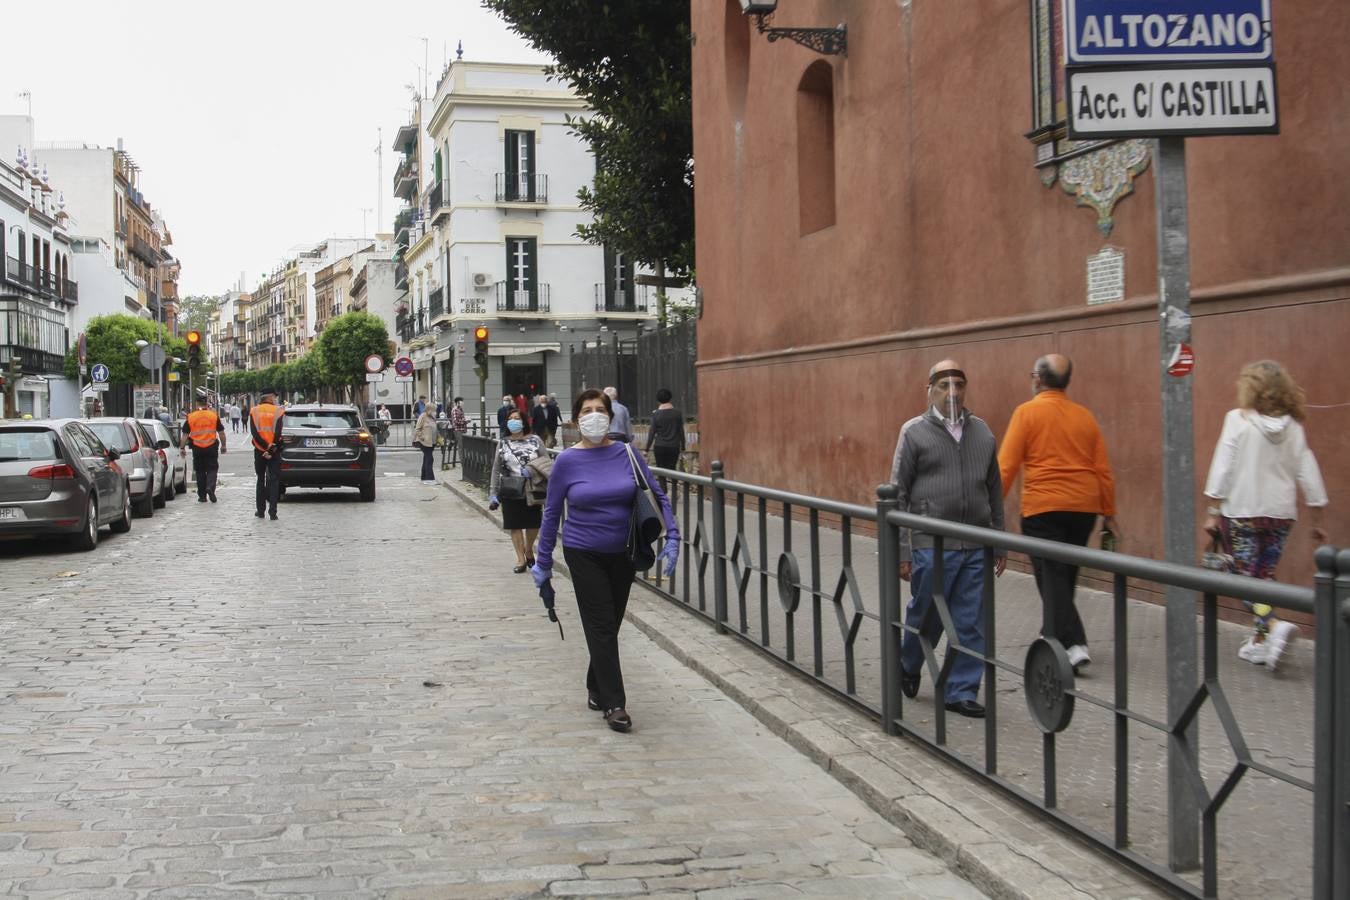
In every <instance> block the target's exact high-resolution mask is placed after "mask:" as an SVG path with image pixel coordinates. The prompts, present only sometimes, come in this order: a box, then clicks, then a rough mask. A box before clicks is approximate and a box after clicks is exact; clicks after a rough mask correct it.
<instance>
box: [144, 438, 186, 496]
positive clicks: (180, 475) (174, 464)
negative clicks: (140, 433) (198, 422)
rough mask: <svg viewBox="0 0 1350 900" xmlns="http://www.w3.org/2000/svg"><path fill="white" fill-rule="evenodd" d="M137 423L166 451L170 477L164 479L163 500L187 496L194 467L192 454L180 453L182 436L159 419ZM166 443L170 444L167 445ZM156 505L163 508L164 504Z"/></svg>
mask: <svg viewBox="0 0 1350 900" xmlns="http://www.w3.org/2000/svg"><path fill="white" fill-rule="evenodd" d="M136 421H138V422H140V423H141V424H142V425H144V426H145V430H146V431H148V432H150V436H151V437H152V438H154V439H155V446H156V447H158V448H160V449H163V450H164V456H165V461H166V463H167V464H168V470H169V475H168V477H166V478H165V479H164V488H163V490H162V492H161V493H162V494H163V498H164V499H165V500H172V499H173V498H174V497H175V496H176V495H178V494H186V493H187V489H188V479H189V477H190V476H189V475H188V469H189V467H190V466H191V465H192V454H191V453H179V452H178V445H179V443H180V440H179V438H180V437H181V435H178V434H175V433H174V432H173V431H172V430H171V429H170V428H169V426H168V425H165V424H164V423H163V422H161V421H160V420H159V419H137V420H136ZM165 441H167V442H168V443H167V444H165V443H164V442H165ZM156 505H158V506H163V505H164V504H163V503H160V504H156Z"/></svg>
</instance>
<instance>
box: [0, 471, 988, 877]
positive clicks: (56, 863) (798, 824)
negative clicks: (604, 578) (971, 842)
mask: <svg viewBox="0 0 1350 900" xmlns="http://www.w3.org/2000/svg"><path fill="white" fill-rule="evenodd" d="M417 463H418V460H417V457H415V456H414V455H412V454H396V453H386V454H383V455H382V457H381V463H380V470H381V472H382V473H385V474H382V475H381V477H380V479H379V497H378V500H377V502H375V503H374V504H364V503H360V502H358V501H357V500H356V495H355V493H354V492H332V491H325V492H322V493H318V492H303V493H299V494H295V493H293V494H292V496H290V497H288V498H287V499H286V500H285V501H283V503H282V506H281V512H280V521H278V522H270V521H267V520H260V519H256V518H254V517H253V516H252V515H251V513H252V472H251V460H250V458H249V454H247V453H231V454H229V455H227V456H226V457H225V466H224V473H223V475H222V479H221V487H220V490H219V494H220V501H221V502H220V503H218V504H199V503H197V502H196V501H195V498H194V497H192V496H191V495H189V496H187V497H180V498H179V499H178V500H175V501H174V502H173V503H171V504H169V506H168V507H167V508H165V509H162V510H158V511H157V512H156V515H155V517H154V518H153V519H149V520H145V519H138V520H136V522H135V524H134V527H133V530H132V532H131V533H130V534H129V535H125V536H118V535H112V536H109V535H107V534H106V533H105V535H104V536H103V541H102V543H101V544H100V546H99V547H98V548H97V549H96V550H95V551H94V552H92V553H85V554H76V553H69V552H66V551H65V549H64V548H62V547H59V546H57V545H50V546H49V545H45V544H24V543H18V544H0V567H2V568H3V572H4V576H3V579H2V580H0V646H3V648H4V651H5V652H4V656H3V658H2V659H0V894H3V895H5V896H19V897H32V898H47V897H76V896H89V897H99V898H120V897H156V898H160V897H162V898H173V897H185V898H211V897H227V896H228V897H238V896H273V895H283V896H310V897H438V898H439V897H461V896H462V897H498V896H501V897H507V896H600V895H623V894H652V895H662V896H693V895H697V896H698V897H703V898H742V897H782V896H797V895H806V896H864V897H883V896H885V897H955V898H964V897H973V896H979V895H978V893H977V892H976V891H975V890H974V889H973V888H972V887H971V886H970V885H969V884H967V883H966V882H964V881H962V880H961V879H959V878H958V877H956V876H954V875H953V874H951V873H950V872H949V871H948V870H947V869H946V867H945V866H944V864H943V863H941V862H939V861H938V860H937V859H936V858H935V857H933V856H931V855H929V854H928V853H926V852H922V851H920V850H917V849H915V848H914V847H912V846H911V845H910V844H909V842H908V841H907V840H906V839H905V837H904V836H903V835H902V834H901V833H900V832H899V831H898V830H897V829H896V828H894V827H893V826H892V825H890V824H888V823H887V822H885V821H883V820H882V819H881V818H879V817H878V816H877V815H875V814H874V813H873V812H872V811H871V810H870V809H869V808H868V807H867V806H865V805H864V804H863V802H862V801H861V800H859V799H858V798H857V797H855V796H854V795H853V794H852V793H850V792H849V791H848V790H847V789H846V788H845V787H843V786H842V785H840V784H839V783H838V782H836V781H835V780H834V779H832V778H831V777H830V776H829V775H828V774H826V773H824V772H822V771H821V770H820V769H819V768H818V767H817V766H816V765H814V764H813V763H811V762H810V761H809V760H808V759H806V758H805V757H803V756H801V755H800V754H799V753H797V752H796V751H795V750H793V749H792V748H790V747H789V746H788V745H787V744H786V743H784V742H783V741H782V740H780V739H779V738H777V737H775V736H773V735H770V734H768V733H767V732H766V731H765V729H764V727H763V726H762V725H760V724H759V723H758V722H757V721H756V720H755V719H753V718H752V717H751V716H750V715H748V714H747V713H746V712H744V711H743V710H742V709H741V708H740V707H739V706H737V705H736V704H734V703H732V702H730V701H729V700H728V699H727V698H726V697H725V696H723V695H722V694H720V693H718V692H717V691H715V690H713V689H711V688H710V687H709V686H708V684H707V683H706V682H705V681H703V680H702V679H701V678H699V677H698V676H697V675H695V674H694V673H693V672H691V671H690V670H688V669H687V668H685V667H684V666H682V665H680V664H679V663H677V662H676V661H675V660H674V659H673V658H671V657H670V656H668V655H667V654H666V653H665V652H664V651H662V650H660V649H658V648H657V647H656V646H655V645H654V644H652V643H651V642H650V641H649V640H648V639H647V638H646V637H644V636H643V635H642V634H641V633H640V632H638V631H637V630H636V629H630V630H626V631H625V634H624V663H625V669H626V677H627V679H628V683H629V694H630V697H631V698H632V701H631V702H632V706H631V711H632V714H633V716H634V719H635V720H636V728H635V729H634V731H633V732H632V733H631V734H629V735H619V734H615V733H613V732H611V731H609V730H608V729H607V728H606V727H605V726H604V724H603V722H602V721H601V719H600V718H599V716H598V714H596V713H592V712H589V711H587V709H586V707H585V702H584V701H585V694H584V688H583V684H582V676H583V673H584V667H585V644H584V641H583V639H582V633H581V628H580V625H579V623H578V622H577V619H576V616H575V611H574V606H573V605H572V603H571V594H570V589H569V588H567V587H566V586H565V585H564V586H562V588H561V589H560V592H559V594H560V596H559V601H560V604H559V605H560V610H561V611H562V619H563V624H564V626H565V627H566V629H567V640H566V641H564V642H560V641H559V639H558V632H557V629H556V627H555V626H553V625H552V624H551V623H549V622H548V621H547V619H546V618H544V617H543V615H542V613H541V608H540V607H539V601H538V599H537V596H536V595H535V592H534V591H533V589H532V585H531V583H530V582H529V580H528V576H525V575H513V574H512V573H511V571H510V567H511V564H512V557H511V553H510V549H509V546H508V544H507V542H506V540H505V537H504V535H502V534H501V533H500V532H499V531H496V530H495V529H494V528H493V527H492V526H491V525H490V524H489V523H487V522H485V521H484V520H483V519H482V518H481V517H480V516H479V515H477V514H474V513H472V512H469V511H467V510H466V509H465V508H464V507H463V506H462V505H460V504H459V502H458V501H457V500H455V499H454V498H453V497H452V496H451V495H450V494H449V493H448V492H447V491H445V490H444V489H443V488H440V487H428V486H423V485H421V484H419V483H418V482H417V480H416V476H415V473H416V467H417Z"/></svg>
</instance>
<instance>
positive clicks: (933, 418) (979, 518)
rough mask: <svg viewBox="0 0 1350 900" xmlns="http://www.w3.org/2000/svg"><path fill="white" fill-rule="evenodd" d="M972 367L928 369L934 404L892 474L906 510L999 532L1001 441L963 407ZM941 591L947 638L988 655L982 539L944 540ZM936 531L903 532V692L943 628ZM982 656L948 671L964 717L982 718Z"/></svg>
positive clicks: (904, 440) (912, 428)
mask: <svg viewBox="0 0 1350 900" xmlns="http://www.w3.org/2000/svg"><path fill="white" fill-rule="evenodd" d="M965 397H966V374H965V372H963V371H961V367H960V366H959V365H958V364H957V363H956V362H955V361H954V360H950V359H944V360H943V361H942V362H940V363H938V364H937V365H935V366H933V368H932V369H930V370H929V373H928V396H927V400H928V408H927V409H926V410H924V412H923V414H922V415H918V416H915V417H914V418H912V419H910V420H909V421H908V422H906V423H905V424H904V425H903V426H902V427H901V429H900V439H899V441H897V442H896V446H895V458H894V459H893V460H892V462H891V481H892V482H893V483H894V484H895V486H896V488H897V489H898V491H899V500H900V509H901V510H903V511H905V512H909V513H915V514H917V515H922V516H929V517H931V518H934V519H945V520H947V521H950V522H961V523H963V524H966V525H978V526H980V527H983V528H996V529H999V530H1002V529H1003V486H1002V481H1001V480H1000V477H999V468H998V456H997V453H996V451H997V449H998V446H997V441H996V440H995V439H994V434H993V432H992V431H990V430H989V426H988V425H986V424H985V423H984V420H982V419H979V418H977V417H975V416H973V415H971V414H970V410H968V409H966V408H965ZM1006 561H1007V560H1006V557H1005V556H1004V555H1002V552H1001V551H999V555H998V556H996V557H995V563H994V571H995V573H996V574H998V575H1002V574H1003V566H1004V563H1005V562H1006ZM942 564H943V572H942V576H943V584H942V585H941V587H942V595H943V596H944V597H945V598H946V599H947V611H948V613H949V614H950V616H951V622H952V626H953V628H954V629H955V631H956V634H954V635H950V634H949V635H948V636H947V640H948V642H949V643H952V644H959V646H960V647H961V648H963V649H965V650H969V651H971V652H972V653H976V654H983V653H984V629H983V626H982V623H981V612H982V606H983V604H982V593H981V592H982V589H983V582H984V579H983V564H984V551H983V549H982V548H981V546H980V545H979V544H969V543H965V542H962V541H955V540H946V541H944V542H943V554H942ZM934 574H935V573H934V560H933V538H932V536H931V535H926V534H922V533H918V532H913V533H911V532H910V531H908V530H906V531H905V532H904V533H903V535H902V537H901V546H900V577H901V578H903V579H905V580H906V581H908V582H909V583H910V591H911V598H910V601H909V606H908V607H907V608H906V610H905V632H904V636H903V638H902V641H901V646H900V670H901V671H900V688H901V690H902V691H903V692H904V695H905V696H906V697H913V696H915V695H916V694H918V693H919V681H920V677H921V675H922V672H923V662H924V659H923V647H922V645H921V644H920V641H919V635H920V634H922V635H923V637H924V638H926V639H927V640H928V641H929V644H930V646H931V645H932V644H936V643H937V641H938V638H939V637H941V636H942V631H943V626H942V620H941V618H940V617H939V615H938V613H937V610H935V609H934V608H933V591H934V585H933V576H934ZM983 673H984V663H983V662H981V661H980V660H979V659H977V658H976V657H974V656H969V655H967V654H965V653H961V652H957V655H956V659H955V660H954V661H953V663H952V668H951V673H950V674H949V675H948V676H947V684H946V698H945V704H946V707H947V709H949V710H951V711H952V712H955V713H958V714H960V715H963V716H969V717H971V718H975V719H979V718H983V717H984V706H982V705H981V704H980V703H979V701H978V700H977V699H976V698H977V697H978V696H979V692H980V679H981V676H982V675H983Z"/></svg>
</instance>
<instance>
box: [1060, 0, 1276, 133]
mask: <svg viewBox="0 0 1350 900" xmlns="http://www.w3.org/2000/svg"><path fill="white" fill-rule="evenodd" d="M1064 37H1065V40H1064V57H1065V59H1064V62H1065V67H1066V71H1065V83H1066V93H1067V95H1068V96H1067V97H1066V100H1067V105H1068V114H1069V115H1068V130H1069V137H1070V138H1074V139H1077V140H1090V139H1098V138H1123V137H1163V136H1174V137H1186V136H1201V135H1219V134H1278V133H1279V130H1280V128H1279V113H1278V104H1277V100H1276V90H1275V63H1274V59H1273V56H1274V54H1273V52H1272V45H1273V38H1272V34H1271V21H1270V0H1064Z"/></svg>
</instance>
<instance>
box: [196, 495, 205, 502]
mask: <svg viewBox="0 0 1350 900" xmlns="http://www.w3.org/2000/svg"><path fill="white" fill-rule="evenodd" d="M197 502H198V503H205V502H206V495H205V494H199V495H197Z"/></svg>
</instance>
